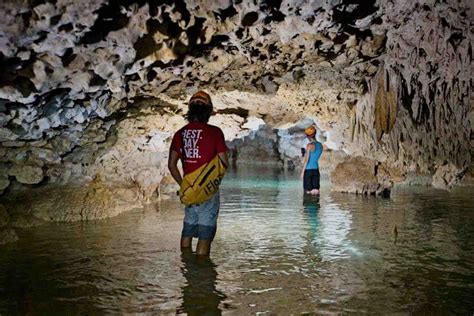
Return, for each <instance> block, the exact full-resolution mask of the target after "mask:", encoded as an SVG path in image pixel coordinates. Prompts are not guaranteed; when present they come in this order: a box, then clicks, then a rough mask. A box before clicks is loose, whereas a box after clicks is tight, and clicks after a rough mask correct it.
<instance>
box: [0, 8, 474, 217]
mask: <svg viewBox="0 0 474 316" xmlns="http://www.w3.org/2000/svg"><path fill="white" fill-rule="evenodd" d="M0 19H1V20H2V25H1V26H0V68H1V69H2V72H1V73H0V193H3V194H4V195H5V193H7V194H6V195H10V194H14V193H15V192H20V191H19V190H37V189H38V188H41V187H51V188H52V187H57V186H59V185H62V186H64V190H66V191H67V190H68V187H73V186H74V185H75V184H77V183H87V182H90V181H92V179H93V178H94V177H96V176H97V175H98V176H99V177H100V178H101V179H102V182H103V183H104V185H105V186H109V184H108V183H114V184H117V183H118V186H119V187H121V188H131V189H130V190H131V191H130V192H132V193H130V194H134V192H138V193H137V194H138V197H137V199H136V203H137V204H138V205H139V204H141V203H148V202H149V201H150V199H153V198H154V197H157V196H158V192H165V191H166V190H168V189H166V188H161V184H163V183H169V178H167V177H166V174H167V173H166V167H165V166H166V159H167V148H168V145H169V142H170V137H171V135H172V133H173V132H174V131H175V130H176V129H177V128H178V127H180V126H181V125H182V124H183V123H184V120H183V118H182V114H183V113H184V112H185V110H186V104H185V101H186V100H187V99H188V98H189V96H190V94H191V93H193V92H194V91H196V90H197V89H206V90H208V91H209V92H210V93H211V94H212V96H213V101H214V106H215V110H216V113H217V115H216V116H215V117H214V118H213V121H212V122H213V123H215V124H217V125H220V126H223V129H224V133H225V136H226V138H227V139H228V141H229V142H232V141H233V140H236V139H242V138H243V137H246V136H248V135H250V134H251V133H252V132H253V131H255V130H257V129H258V126H259V124H260V123H261V122H263V124H265V125H266V126H268V128H270V129H277V130H278V137H279V141H278V142H279V144H283V145H282V146H280V147H279V148H278V151H279V152H278V154H279V156H280V158H279V159H280V160H281V161H283V164H284V165H285V166H288V165H289V164H290V163H291V161H292V160H294V159H296V158H297V156H299V155H300V152H299V151H298V148H297V147H296V146H290V145H289V144H290V143H291V142H292V141H293V140H295V141H296V143H298V142H299V141H300V140H301V139H300V138H301V136H298V135H299V134H298V133H299V131H300V129H299V128H300V127H298V128H297V129H293V130H292V129H291V128H294V126H295V124H296V125H297V124H298V122H305V120H310V121H314V122H315V123H316V124H317V126H318V127H319V128H320V132H321V135H322V136H324V144H325V146H326V147H327V148H328V149H330V150H333V151H334V152H341V153H342V152H344V153H346V154H347V155H352V156H363V157H367V158H369V159H373V160H375V161H378V162H381V163H382V164H383V165H384V166H385V167H386V168H387V169H390V168H392V169H394V170H395V169H396V170H398V173H399V175H401V177H403V176H404V175H405V174H429V175H435V176H434V178H435V181H434V185H436V186H438V187H444V188H450V187H451V186H452V185H453V184H455V183H456V182H457V181H458V179H459V178H460V177H461V176H462V175H463V174H464V171H463V170H466V169H467V168H469V166H471V165H472V163H471V161H472V159H471V157H472V152H471V148H472V139H473V138H474V137H473V135H474V132H473V125H472V124H473V122H472V121H473V114H472V113H473V108H472V104H473V101H472V93H471V91H472V79H471V73H472V43H471V40H470V39H471V37H472V34H471V31H470V29H471V27H470V26H471V24H472V22H471V20H472V3H471V2H470V1H466V0H461V1H456V2H446V1H445V2H440V1H435V0H425V1H421V2H419V1H418V2H413V1H408V0H396V1H388V2H387V1H381V0H378V1H376V0H370V1H366V2H364V3H355V2H354V1H346V0H339V1H292V0H284V1H259V2H255V1H202V0H191V1H162V2H156V1H141V0H140V1H139V0H137V1H134V0H130V1H128V0H94V1H72V0H57V1H43V0H40V1H3V2H1V3H0ZM256 122H258V123H257V124H256ZM255 124H256V125H255ZM260 125H261V124H260ZM296 131H297V132H298V133H297V132H296ZM332 168H334V166H333V167H331V168H330V169H332ZM391 174H394V173H391ZM438 179H442V181H439V180H438ZM392 180H395V179H392ZM397 181H398V180H397ZM440 183H441V184H440ZM443 183H444V184H443ZM86 186H87V185H86ZM81 190H82V191H84V192H85V191H86V190H85V189H80V190H79V191H81ZM137 190H138V191H137ZM82 191H81V192H82ZM104 192H105V191H104ZM104 194H105V193H104ZM79 195H80V196H83V195H84V194H83V193H81V194H79ZM103 197H105V195H104V196H103ZM79 200H81V198H78V201H79ZM134 201H135V200H134ZM58 203H59V205H60V204H61V203H60V202H58ZM107 203H108V202H107ZM45 205H50V204H47V203H46V204H45ZM107 205H108V204H107ZM50 206H51V205H50ZM53 209H57V212H60V211H59V209H60V208H59V207H53ZM55 212H56V211H55ZM117 212H119V211H117ZM117 212H115V211H112V212H111V213H110V215H113V214H116V213H117ZM53 213H54V212H53ZM95 216H97V217H98V218H102V217H104V216H106V215H105V213H103V212H100V211H99V212H97V213H94V212H92V213H88V215H86V217H87V218H93V217H95ZM66 217H67V218H68V219H69V218H71V219H72V218H74V219H78V218H80V216H78V215H77V214H72V215H67V216H66V215H65V218H66ZM41 218H44V219H51V216H48V215H47V214H42V215H41ZM52 218H56V219H59V218H61V216H59V215H57V216H56V215H54V216H52ZM83 218H84V217H83Z"/></svg>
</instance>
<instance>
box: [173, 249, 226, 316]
mask: <svg viewBox="0 0 474 316" xmlns="http://www.w3.org/2000/svg"><path fill="white" fill-rule="evenodd" d="M181 260H182V262H183V267H182V269H181V270H182V273H183V276H184V277H185V278H186V285H185V286H183V288H182V294H183V304H182V305H181V307H180V308H179V309H178V313H185V314H187V315H221V309H220V308H219V304H220V303H221V302H222V301H223V300H224V299H225V298H226V296H225V295H224V294H222V292H220V291H219V290H217V288H216V282H217V271H216V265H215V264H214V262H213V261H212V260H211V259H210V258H209V257H202V256H196V255H194V254H193V253H190V252H183V253H182V255H181Z"/></svg>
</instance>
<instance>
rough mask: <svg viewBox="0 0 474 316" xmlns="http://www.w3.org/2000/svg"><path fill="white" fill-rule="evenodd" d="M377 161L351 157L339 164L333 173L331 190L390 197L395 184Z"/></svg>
mask: <svg viewBox="0 0 474 316" xmlns="http://www.w3.org/2000/svg"><path fill="white" fill-rule="evenodd" d="M379 169H382V168H380V165H379V163H378V162H377V161H375V160H372V159H368V158H364V157H350V158H348V159H346V160H345V161H344V162H341V163H339V164H338V165H337V166H336V168H335V169H334V170H333V171H332V173H331V189H332V190H333V191H337V192H347V193H355V194H362V195H381V196H384V197H388V196H390V190H391V188H392V186H393V183H392V182H391V181H390V179H389V178H388V177H387V173H386V172H385V171H381V170H380V171H379Z"/></svg>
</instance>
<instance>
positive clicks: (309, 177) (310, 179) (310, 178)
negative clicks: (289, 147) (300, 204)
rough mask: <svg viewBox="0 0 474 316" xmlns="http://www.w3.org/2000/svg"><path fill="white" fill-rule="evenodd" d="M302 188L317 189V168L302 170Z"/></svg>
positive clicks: (306, 189)
mask: <svg viewBox="0 0 474 316" xmlns="http://www.w3.org/2000/svg"><path fill="white" fill-rule="evenodd" d="M303 188H304V190H305V191H311V190H313V189H317V190H319V169H309V170H305V171H304V178H303Z"/></svg>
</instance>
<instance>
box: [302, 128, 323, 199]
mask: <svg viewBox="0 0 474 316" xmlns="http://www.w3.org/2000/svg"><path fill="white" fill-rule="evenodd" d="M304 133H305V134H306V137H308V140H309V143H308V145H306V151H305V152H306V153H305V155H304V161H303V169H302V170H301V179H302V180H303V188H304V191H305V193H308V194H313V195H319V180H320V179H319V178H320V174H319V163H318V161H319V157H321V154H322V153H323V145H322V144H321V143H320V142H318V141H317V140H316V128H315V127H314V126H310V127H308V128H306V129H305V131H304Z"/></svg>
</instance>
